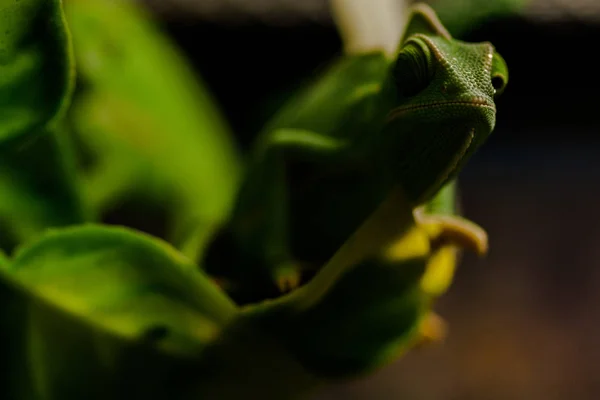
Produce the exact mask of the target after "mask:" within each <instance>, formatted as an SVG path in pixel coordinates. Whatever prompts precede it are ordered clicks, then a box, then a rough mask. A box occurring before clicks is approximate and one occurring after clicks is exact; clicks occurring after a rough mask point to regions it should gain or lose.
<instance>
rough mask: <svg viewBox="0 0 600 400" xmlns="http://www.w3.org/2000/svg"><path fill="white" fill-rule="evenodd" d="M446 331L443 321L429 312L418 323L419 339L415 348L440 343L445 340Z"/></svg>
mask: <svg viewBox="0 0 600 400" xmlns="http://www.w3.org/2000/svg"><path fill="white" fill-rule="evenodd" d="M447 331H448V328H447V326H446V322H445V321H444V319H443V318H442V317H440V316H439V315H437V314H436V313H434V312H430V313H429V314H427V316H425V318H423V319H422V320H421V322H420V323H419V337H418V338H417V342H416V344H415V347H424V346H427V345H432V344H437V343H440V342H442V341H443V340H444V339H445V338H446V332H447Z"/></svg>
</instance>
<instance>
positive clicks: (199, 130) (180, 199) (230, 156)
mask: <svg viewBox="0 0 600 400" xmlns="http://www.w3.org/2000/svg"><path fill="white" fill-rule="evenodd" d="M66 13H67V18H68V20H69V25H70V27H71V29H72V31H73V38H74V39H73V40H74V48H75V55H76V59H77V66H78V74H79V75H78V76H79V77H80V80H81V83H82V86H81V87H82V89H81V93H80V96H78V97H77V98H76V100H75V102H74V107H73V112H72V114H71V117H72V120H73V122H74V126H75V127H76V130H77V134H78V135H80V137H81V138H82V139H83V142H84V144H85V145H86V146H87V147H88V148H89V149H90V151H91V152H92V153H93V154H94V156H95V157H96V158H97V159H98V163H97V165H96V168H95V169H94V170H93V173H92V174H91V175H88V178H89V180H88V187H89V190H88V194H89V201H90V203H91V204H92V205H93V207H95V208H96V209H98V210H99V211H100V212H102V211H103V210H104V209H106V208H107V207H110V206H111V205H112V202H114V201H116V200H120V199H121V198H122V197H124V196H127V195H129V194H130V192H132V191H138V190H142V191H144V190H145V191H146V192H147V193H146V195H148V197H149V198H154V200H157V198H158V200H160V201H167V202H169V203H170V205H168V208H170V209H173V210H176V213H177V215H175V224H176V225H177V226H176V227H175V228H174V233H173V235H174V237H175V236H177V234H181V235H182V236H183V237H182V241H181V242H182V244H181V245H182V247H186V248H189V251H188V252H187V253H188V254H189V255H191V256H192V257H194V256H195V255H196V253H197V252H199V251H200V249H201V248H202V247H203V244H204V241H205V240H206V239H207V238H208V234H209V232H212V230H213V229H215V228H216V227H217V226H218V225H219V224H220V223H222V222H223V221H224V220H225V219H226V218H227V216H228V214H229V211H230V208H231V206H232V203H233V199H234V196H235V192H236V190H237V186H238V180H239V176H240V172H241V168H240V159H239V158H240V156H239V154H238V150H237V149H236V147H235V143H234V141H233V137H232V135H231V132H230V131H229V127H228V126H227V124H226V122H225V121H224V119H223V118H222V116H221V114H220V112H219V110H218V109H217V108H216V107H215V105H214V103H213V99H212V98H211V96H210V95H209V93H208V91H207V89H206V88H205V86H204V84H203V82H201V81H200V80H199V79H198V77H197V76H196V75H195V73H194V71H193V70H192V68H191V67H190V66H189V65H188V63H187V61H186V60H185V59H184V58H183V57H182V56H181V54H180V53H179V51H178V50H177V49H176V47H175V46H174V45H173V44H172V43H171V41H170V40H168V38H167V37H166V36H165V35H164V34H162V32H161V31H160V30H159V29H158V27H157V26H156V24H155V23H154V21H153V20H152V19H151V18H150V16H149V15H147V14H146V13H145V12H144V10H143V9H141V8H140V6H138V5H136V4H134V3H133V2H131V1H106V0H86V1H75V0H73V1H69V2H67V3H66ZM114 171H120V173H118V174H117V173H114ZM153 181H158V183H157V182H153ZM190 222H191V223H190ZM197 226H201V227H202V229H203V230H201V231H200V232H199V231H198V230H197V229H196V227H197ZM193 231H195V233H193V235H194V236H196V241H197V243H196V245H192V246H189V247H188V246H187V244H185V243H183V242H186V240H185V237H186V236H187V235H186V234H185V233H184V232H193ZM173 240H176V239H175V238H174V239H173ZM178 242H179V241H178Z"/></svg>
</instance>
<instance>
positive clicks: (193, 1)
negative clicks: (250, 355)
mask: <svg viewBox="0 0 600 400" xmlns="http://www.w3.org/2000/svg"><path fill="white" fill-rule="evenodd" d="M147 2H148V3H149V5H150V6H151V8H152V9H153V10H154V11H155V12H156V15H157V16H158V18H159V20H160V22H161V23H162V25H163V27H164V29H165V31H166V32H168V33H169V34H170V35H171V36H172V37H173V38H174V39H175V40H176V42H177V43H178V44H179V45H180V47H181V48H182V49H183V51H184V52H185V53H186V54H187V55H188V57H189V58H190V60H191V61H192V63H193V64H194V65H195V67H196V68H197V70H198V72H199V74H200V75H201V77H202V78H203V80H204V81H205V83H206V84H207V86H208V87H209V88H210V90H211V91H212V93H213V94H214V96H215V97H216V99H217V101H218V102H219V104H220V105H221V107H222V108H223V111H224V113H225V115H226V116H227V117H228V119H229V121H230V123H231V125H232V126H233V128H234V129H235V131H236V132H237V135H238V137H239V141H240V144H241V145H242V146H244V148H247V146H248V144H249V143H250V142H251V140H252V138H253V137H254V136H255V135H256V133H257V131H258V130H259V129H260V127H261V125H262V123H263V122H264V121H265V120H266V119H267V118H268V117H269V115H270V114H271V113H272V112H273V111H274V110H275V109H276V108H277V107H278V106H279V105H280V104H281V102H282V101H283V100H285V98H286V97H287V96H289V95H290V94H291V93H292V92H293V90H294V89H295V88H297V87H299V86H300V85H301V84H302V83H303V82H305V81H306V80H307V79H310V77H311V75H312V74H313V73H314V71H315V70H318V69H319V68H322V67H323V66H324V65H326V64H327V63H328V61H330V60H331V59H332V58H333V57H334V56H335V55H337V54H339V53H340V52H341V41H340V38H339V36H338V33H337V31H336V29H335V26H334V25H333V22H332V20H331V17H330V15H329V9H328V5H327V2H326V1H325V0H302V1H301V0H295V1H292V0H289V1H285V0H228V1H225V0H222V1H209V0H171V1H167V0H160V1H158V0H154V1H152V0H147ZM462 38H463V39H465V40H469V41H482V40H489V41H491V42H492V43H494V45H495V46H496V48H497V49H498V50H499V52H500V53H501V54H502V55H503V56H504V58H505V59H506V61H507V63H508V65H509V68H510V73H511V75H510V83H509V86H508V88H507V90H506V92H505V94H504V95H503V97H502V98H501V99H500V101H499V103H498V123H497V128H496V130H495V132H494V134H493V136H492V137H491V138H490V139H489V141H488V143H487V144H486V145H485V146H484V148H483V149H482V150H481V151H480V152H479V153H478V154H477V155H476V156H475V157H474V159H473V160H472V161H471V162H470V164H469V165H468V167H467V169H466V170H465V171H464V173H463V175H462V191H463V193H462V198H463V205H464V209H465V213H466V215H467V216H468V217H469V218H471V219H472V220H474V221H476V222H478V223H480V224H481V225H482V226H484V227H485V228H486V229H487V231H488V232H489V235H490V240H491V243H490V244H491V251H490V253H489V255H488V257H487V258H486V259H485V260H477V259H474V258H473V257H469V256H466V257H465V258H464V260H463V262H462V263H461V265H460V268H459V271H458V273H457V276H456V279H455V282H454V284H453V286H452V288H451V289H450V291H449V293H447V294H446V295H445V296H444V297H443V298H442V299H441V300H440V301H439V303H438V307H437V309H438V311H439V313H440V314H441V315H442V316H443V317H444V318H445V319H446V320H447V321H448V323H449V328H450V330H449V336H448V338H447V340H446V342H445V343H443V344H442V345H441V346H436V347H431V348H428V349H424V350H419V351H415V352H413V353H412V354H410V355H409V356H408V357H405V358H403V359H402V360H400V361H398V362H397V363H395V364H393V365H391V366H389V367H387V368H385V369H383V370H381V371H380V372H378V373H377V374H375V375H373V376H370V377H368V378H365V379H362V380H358V381H356V382H352V383H346V384H340V385H339V386H336V387H332V388H328V389H326V390H324V391H323V392H322V393H320V394H319V395H318V396H316V399H320V400H325V399H342V398H343V399H411V400H420V399H440V400H446V399H448V400H450V399H452V400H471V399H477V400H487V399H490V400H492V399H493V400H495V399H503V400H504V399H515V400H517V399H528V400H535V399H544V400H551V399H561V400H565V399H596V398H598V397H599V395H598V393H599V392H600V372H597V367H598V368H600V339H599V336H598V335H599V334H600V312H599V311H598V304H600V268H599V267H600V262H599V261H598V260H597V259H596V257H600V246H599V245H600V208H599V207H598V204H599V202H600V185H599V184H598V183H597V182H599V178H600V138H599V137H598V136H599V135H598V133H599V132H600V122H599V120H598V117H599V116H600V107H599V101H598V92H599V89H600V76H599V75H598V74H597V71H598V66H597V65H598V64H597V63H596V57H597V54H596V53H597V49H598V43H600V0H562V1H559V0H554V1H549V0H547V1H545V0H533V1H532V2H531V3H530V4H529V5H528V6H527V7H526V8H525V9H524V10H522V11H520V12H519V13H518V14H514V15H510V14H508V15H504V16H498V17H495V18H489V19H485V20H483V21H482V22H481V23H479V24H477V26H474V27H473V29H470V30H468V31H467V32H466V33H465V34H464V35H463V37H462Z"/></svg>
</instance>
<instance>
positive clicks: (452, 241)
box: [415, 212, 488, 256]
mask: <svg viewBox="0 0 600 400" xmlns="http://www.w3.org/2000/svg"><path fill="white" fill-rule="evenodd" d="M415 218H416V219H417V221H418V222H419V225H421V226H422V227H423V228H424V229H425V230H426V231H427V232H428V234H429V235H430V237H431V238H432V245H433V247H438V248H439V247H442V246H445V245H455V246H457V247H460V248H465V249H467V250H470V251H472V252H474V253H475V254H477V255H479V256H484V255H486V254H487V251H488V236H487V233H486V231H485V230H484V229H483V228H482V227H480V226H479V225H477V224H475V223H474V222H471V221H469V220H467V219H465V218H461V217H458V216H455V215H427V214H423V213H418V212H415Z"/></svg>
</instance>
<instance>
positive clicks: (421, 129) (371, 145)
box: [204, 4, 508, 303]
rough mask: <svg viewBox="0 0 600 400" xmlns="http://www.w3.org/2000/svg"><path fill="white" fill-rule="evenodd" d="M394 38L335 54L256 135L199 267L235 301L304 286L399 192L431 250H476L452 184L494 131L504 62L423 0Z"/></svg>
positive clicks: (475, 230) (472, 228)
mask: <svg viewBox="0 0 600 400" xmlns="http://www.w3.org/2000/svg"><path fill="white" fill-rule="evenodd" d="M399 43H400V45H399V47H398V50H397V51H396V52H395V54H393V55H392V56H388V55H386V54H385V53H384V52H383V51H378V50H373V51H368V52H364V53H361V54H352V55H345V56H342V57H341V58H339V59H338V60H336V61H335V62H334V63H333V64H332V65H331V66H330V68H329V69H328V70H327V71H325V73H324V74H322V75H321V76H320V77H318V78H317V79H316V80H315V81H314V82H313V83H312V84H311V85H310V86H308V87H307V88H306V90H304V91H302V92H300V93H299V94H298V95H297V96H296V97H294V98H293V99H292V100H291V101H289V102H288V103H287V104H285V105H284V106H283V107H282V108H281V109H280V111H279V112H278V113H277V114H276V115H275V116H274V117H273V118H272V119H271V120H270V121H269V122H268V123H267V124H266V125H265V127H264V130H263V131H262V132H261V133H260V134H259V136H258V138H257V140H256V142H255V147H254V148H253V149H252V151H251V154H250V158H249V161H248V168H247V171H246V174H245V176H244V179H243V182H242V184H241V186H240V188H239V191H238V193H237V197H236V203H235V206H234V208H233V211H232V213H231V216H230V219H229V222H228V224H227V225H226V226H225V227H224V228H223V229H222V230H221V231H220V233H219V234H218V235H217V236H216V238H215V239H214V240H213V242H212V244H211V246H210V248H209V251H208V252H207V255H206V257H205V260H204V265H205V269H206V270H207V272H208V273H209V274H212V275H213V276H215V277H216V279H217V281H218V282H221V284H222V285H223V287H224V288H226V289H227V290H228V292H229V293H230V295H231V296H232V297H233V298H234V299H236V301H238V302H241V303H244V302H253V301H259V300H261V299H264V298H269V297H276V296H277V295H278V294H281V293H285V292H289V291H292V290H293V289H295V288H296V287H298V286H299V285H302V284H303V282H305V281H306V280H307V279H310V271H314V270H318V269H319V267H320V266H322V265H323V264H324V263H325V262H326V261H327V260H328V259H330V258H331V257H332V256H333V255H334V253H335V252H336V250H337V249H339V248H340V247H341V246H342V245H343V244H344V242H345V241H346V240H347V239H348V238H349V237H350V236H351V235H352V233H353V232H355V231H356V230H357V228H358V227H359V226H360V225H361V223H362V222H364V221H365V220H366V219H367V218H368V217H369V215H371V214H372V213H373V212H374V211H375V210H376V209H377V207H378V206H379V205H380V204H381V203H382V202H383V201H384V200H385V199H386V197H387V196H388V195H389V194H390V193H391V192H392V191H393V190H395V189H396V188H397V187H400V188H401V190H402V192H403V193H404V196H405V197H406V198H407V199H408V203H409V206H410V207H411V208H412V209H414V210H415V218H416V220H417V222H419V223H420V224H422V225H423V226H424V227H426V228H427V229H430V230H431V231H432V235H433V236H435V237H436V238H438V239H439V240H438V242H439V243H440V246H438V247H440V248H441V247H444V246H442V245H441V244H443V243H455V244H457V245H458V246H459V247H464V248H467V249H472V250H474V251H476V252H478V253H480V254H483V253H485V251H486V248H487V239H486V237H485V231H483V229H482V228H480V227H479V226H478V225H477V224H475V223H473V222H471V221H469V220H467V219H465V218H463V217H461V216H460V215H459V214H458V210H457V208H456V178H457V175H458V173H459V171H460V170H461V169H462V168H463V167H464V166H465V165H466V163H467V162H468V160H469V159H470V157H471V156H472V155H473V154H474V153H475V151H476V150H477V149H478V148H479V147H480V146H481V145H482V144H483V143H484V142H485V140H486V139H487V138H488V137H489V136H490V134H491V132H492V130H493V129H494V126H495V122H496V105H495V101H496V99H497V98H498V97H499V96H500V95H501V94H502V92H503V91H504V89H505V87H506V85H507V82H508V69H507V65H506V62H505V61H504V59H503V58H502V56H501V55H500V54H499V53H498V52H497V51H496V50H495V48H494V46H493V45H492V44H491V43H489V42H482V43H468V42H464V41H461V40H457V39H454V38H453V37H452V36H451V35H450V34H449V32H448V31H447V30H446V29H445V27H444V26H443V24H442V23H441V21H440V20H439V19H438V17H437V15H436V14H435V12H434V11H433V10H432V9H431V8H430V7H429V6H427V5H425V4H415V5H413V6H412V7H411V9H410V12H409V16H408V23H407V25H406V29H405V32H404V33H403V35H402V37H401V40H400V42H399ZM224 249H227V251H225V250H224ZM223 254H225V256H223ZM447 257H453V255H449V256H448V255H447ZM442 264H447V263H441V265H442ZM245 288H246V289H245ZM247 288H252V290H253V293H249V292H248V290H247Z"/></svg>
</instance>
